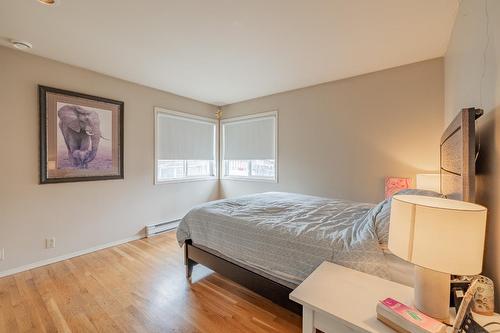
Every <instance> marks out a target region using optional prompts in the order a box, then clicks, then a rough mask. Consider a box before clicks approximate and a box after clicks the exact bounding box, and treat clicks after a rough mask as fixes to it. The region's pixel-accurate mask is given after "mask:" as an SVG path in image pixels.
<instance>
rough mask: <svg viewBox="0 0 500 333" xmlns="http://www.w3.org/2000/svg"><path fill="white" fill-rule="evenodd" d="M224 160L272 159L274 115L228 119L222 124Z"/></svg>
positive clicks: (274, 129) (274, 132)
mask: <svg viewBox="0 0 500 333" xmlns="http://www.w3.org/2000/svg"><path fill="white" fill-rule="evenodd" d="M222 130H223V143H224V159H225V160H274V159H275V156H276V151H275V150H276V144H275V138H276V116H274V115H270V116H262V117H255V118H250V119H242V120H234V121H231V120H230V119H229V120H228V121H227V122H225V123H224V124H223V128H222Z"/></svg>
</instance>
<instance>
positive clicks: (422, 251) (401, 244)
mask: <svg viewBox="0 0 500 333" xmlns="http://www.w3.org/2000/svg"><path fill="white" fill-rule="evenodd" d="M486 211H487V210H486V208H485V207H483V206H480V205H476V204H473V203H470V202H464V201H458V200H450V199H442V198H434V197H426V196H419V195H395V196H394V197H393V198H392V205H391V219H390V226H389V250H391V252H392V253H394V254H395V255H397V256H398V257H401V258H402V259H404V260H407V261H410V262H412V263H414V264H416V265H418V266H421V267H425V268H429V269H432V270H435V271H438V272H443V273H450V274H456V275H474V274H479V273H480V272H481V270H482V265H483V250H484V238H485V229H486Z"/></svg>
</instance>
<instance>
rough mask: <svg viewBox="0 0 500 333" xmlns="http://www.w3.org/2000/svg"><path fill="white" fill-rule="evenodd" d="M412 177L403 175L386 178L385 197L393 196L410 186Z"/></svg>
mask: <svg viewBox="0 0 500 333" xmlns="http://www.w3.org/2000/svg"><path fill="white" fill-rule="evenodd" d="M410 186H411V179H410V178H401V177H386V178H385V198H386V199H387V198H389V197H392V196H393V195H394V194H395V193H396V192H398V191H401V190H404V189H407V188H410Z"/></svg>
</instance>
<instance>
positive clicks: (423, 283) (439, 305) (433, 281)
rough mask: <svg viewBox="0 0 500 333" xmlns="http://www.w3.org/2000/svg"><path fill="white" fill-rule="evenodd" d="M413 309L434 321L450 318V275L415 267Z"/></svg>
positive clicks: (443, 320) (444, 320)
mask: <svg viewBox="0 0 500 333" xmlns="http://www.w3.org/2000/svg"><path fill="white" fill-rule="evenodd" d="M415 307H416V308H417V310H419V311H420V312H422V313H424V314H426V315H428V316H429V317H432V318H434V319H437V320H440V321H442V322H446V321H448V319H449V316H450V274H446V273H441V272H437V271H434V270H432V269H427V268H423V267H419V266H415Z"/></svg>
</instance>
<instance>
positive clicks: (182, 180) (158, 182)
mask: <svg viewBox="0 0 500 333" xmlns="http://www.w3.org/2000/svg"><path fill="white" fill-rule="evenodd" d="M210 180H218V178H217V176H206V177H183V178H172V179H169V180H156V183H155V184H156V185H161V184H175V183H189V182H203V181H210Z"/></svg>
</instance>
